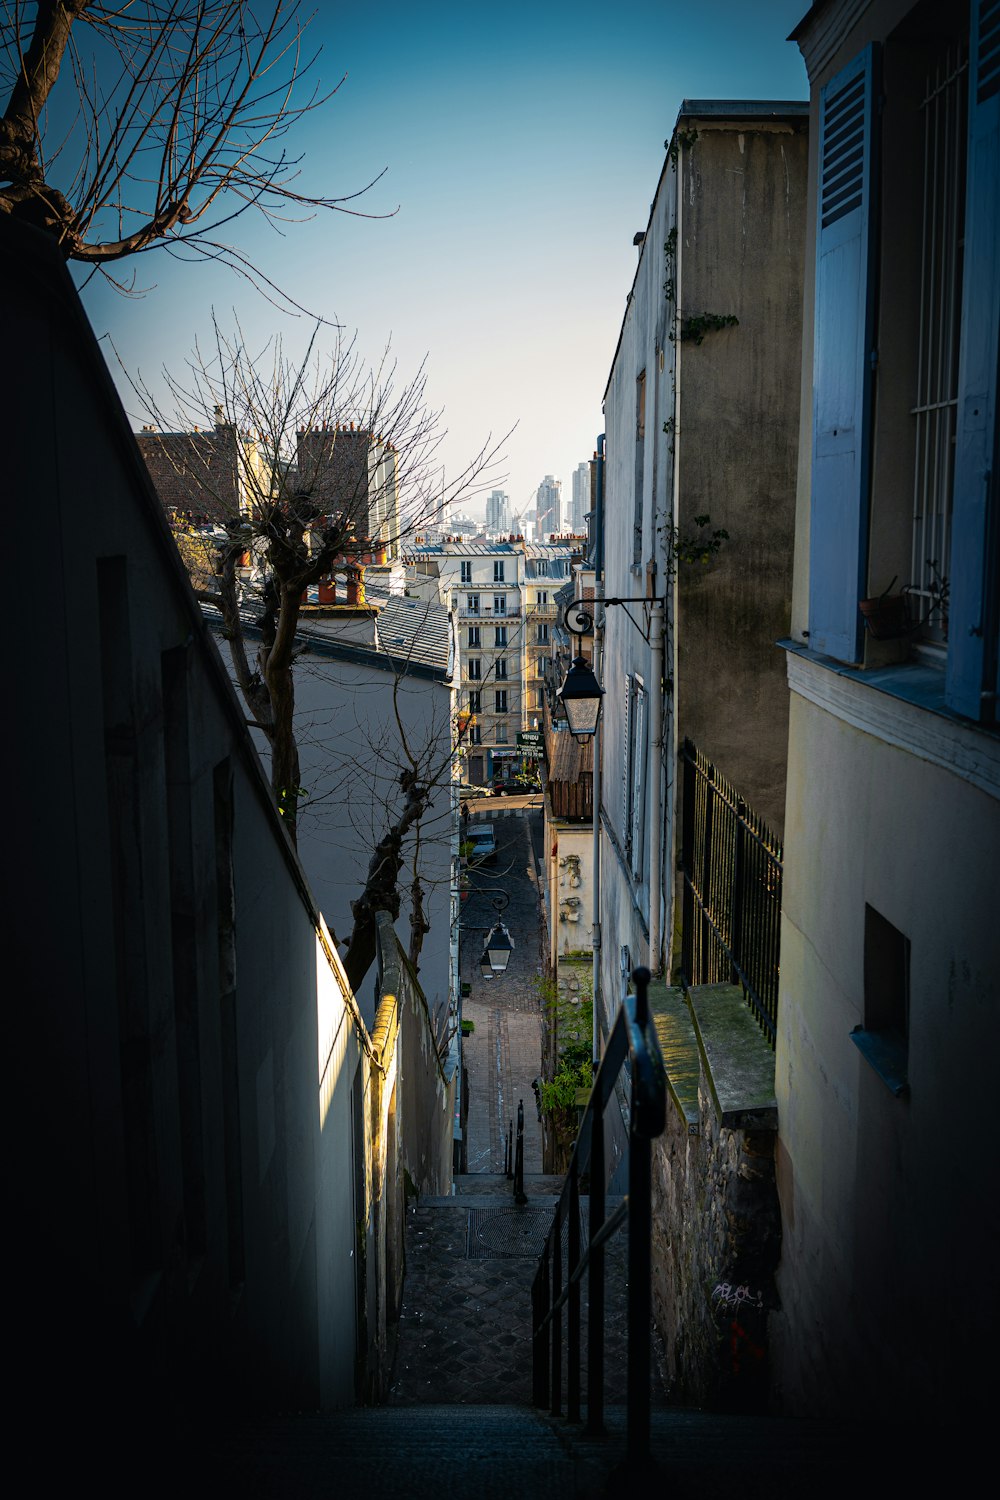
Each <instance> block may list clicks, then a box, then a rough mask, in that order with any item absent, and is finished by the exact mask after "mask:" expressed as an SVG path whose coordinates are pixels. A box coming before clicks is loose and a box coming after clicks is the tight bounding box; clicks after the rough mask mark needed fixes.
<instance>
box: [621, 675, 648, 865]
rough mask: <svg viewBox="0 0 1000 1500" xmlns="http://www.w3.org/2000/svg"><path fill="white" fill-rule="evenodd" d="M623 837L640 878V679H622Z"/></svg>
mask: <svg viewBox="0 0 1000 1500" xmlns="http://www.w3.org/2000/svg"><path fill="white" fill-rule="evenodd" d="M622 750H623V754H622V833H623V835H624V839H625V850H626V853H627V855H628V859H629V868H630V870H631V872H632V875H633V877H634V878H636V879H638V878H639V877H640V876H641V875H642V856H643V849H644V847H645V810H646V688H645V685H644V684H643V681H642V679H641V678H640V677H638V676H636V675H634V674H632V673H628V674H626V677H625V734H624V737H623V741H622Z"/></svg>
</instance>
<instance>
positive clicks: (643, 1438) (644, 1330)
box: [626, 969, 653, 1468]
mask: <svg viewBox="0 0 1000 1500" xmlns="http://www.w3.org/2000/svg"><path fill="white" fill-rule="evenodd" d="M632 978H633V980H634V982H635V1020H636V1026H637V1027H638V1028H639V1030H640V1031H642V1032H645V1030H646V1027H647V1026H648V1024H649V1002H648V997H647V993H646V987H647V985H648V983H649V970H648V969H636V970H635V971H634V973H633V975H632ZM635 1083H636V1080H635V1078H633V1081H632V1087H633V1102H632V1118H631V1121H630V1128H629V1147H628V1377H627V1383H626V1388H627V1399H628V1418H627V1442H628V1463H629V1466H630V1467H631V1468H639V1467H641V1466H643V1465H645V1464H647V1463H648V1462H649V1410H650V1401H649V1364H650V1354H651V1340H650V1325H651V1323H652V1317H653V1305H652V1295H651V1290H650V1243H649V1242H650V1235H651V1232H652V1214H651V1212H650V1201H649V1200H650V1166H651V1161H652V1150H651V1146H650V1141H649V1139H648V1137H647V1136H645V1135H640V1134H639V1131H638V1130H637V1128H636V1126H637V1120H636V1103H635V1094H634V1090H635Z"/></svg>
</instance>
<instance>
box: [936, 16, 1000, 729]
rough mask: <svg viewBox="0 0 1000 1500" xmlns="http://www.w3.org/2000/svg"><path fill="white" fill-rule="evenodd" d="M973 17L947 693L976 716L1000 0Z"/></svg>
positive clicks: (993, 568)
mask: <svg viewBox="0 0 1000 1500" xmlns="http://www.w3.org/2000/svg"><path fill="white" fill-rule="evenodd" d="M970 21H971V35H970V38H969V147H968V166H967V178H966V193H965V261H964V266H963V271H962V277H963V281H962V342H961V350H960V353H959V362H958V422H957V430H956V437H955V491H954V499H953V505H952V541H951V563H950V575H949V576H950V582H951V597H950V609H949V621H948V670H947V676H946V682H945V701H946V702H947V704H948V707H949V708H953V709H954V710H955V711H956V712H957V713H960V714H965V715H966V716H967V717H968V718H971V719H981V718H988V719H989V718H993V717H994V716H995V715H996V711H997V700H996V696H995V692H996V689H997V687H998V683H997V682H996V681H995V680H994V681H993V683H992V689H993V691H989V690H988V688H987V683H986V681H985V677H986V673H987V671H988V669H989V668H990V667H991V666H992V670H993V673H995V672H996V669H997V668H996V655H997V641H996V631H997V600H996V591H997V588H998V587H1000V578H998V576H997V573H998V567H997V555H996V554H997V535H996V531H997V527H998V524H1000V517H998V516H997V515H996V513H995V509H996V498H995V497H996V484H997V477H996V474H995V473H992V474H991V468H992V467H993V463H994V453H995V444H996V419H997V410H996V400H997V345H998V342H1000V257H998V253H997V225H998V224H1000V165H998V163H1000V0H973V5H972V14H971V17H970ZM991 496H992V500H991ZM991 503H992V506H993V509H994V514H993V515H992V518H991V516H990V508H991ZM990 635H992V636H993V640H992V641H990V640H989V637H990ZM991 657H992V658H993V660H992V663H991V661H990V658H991Z"/></svg>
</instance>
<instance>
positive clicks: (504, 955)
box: [479, 891, 514, 979]
mask: <svg viewBox="0 0 1000 1500" xmlns="http://www.w3.org/2000/svg"><path fill="white" fill-rule="evenodd" d="M489 899H490V902H491V904H492V906H493V909H494V911H495V913H496V920H495V921H494V923H493V926H492V927H491V928H489V930H488V932H487V936H486V942H485V944H484V946H483V951H482V954H481V955H480V959H479V972H480V974H481V975H482V977H483V978H484V979H497V978H499V976H500V975H501V974H504V973H506V971H507V964H508V963H509V961H510V955H511V954H512V953H513V951H514V939H513V938H512V937H511V935H510V931H509V929H508V927H507V925H506V923H505V922H502V921H501V920H500V913H501V912H502V911H505V910H506V908H507V906H508V904H509V902H510V897H509V896H508V894H507V892H506V891H497V892H495V893H494V894H493V895H491V896H490V898H489ZM479 930H480V931H482V929H481V928H480V929H479Z"/></svg>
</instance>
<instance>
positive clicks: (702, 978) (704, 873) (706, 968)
mask: <svg viewBox="0 0 1000 1500" xmlns="http://www.w3.org/2000/svg"><path fill="white" fill-rule="evenodd" d="M714 814H715V767H714V765H712V764H711V762H709V765H708V769H707V771H706V773H705V848H704V850H703V853H702V865H701V900H702V912H701V922H700V924H699V925H700V927H701V943H700V950H701V952H700V958H699V966H698V983H699V984H710V983H711V980H712V958H711V953H712V949H711V930H712V929H711V927H710V926H709V923H708V921H707V919H706V910H712V909H713V896H714V891H713V888H712V824H713V822H714ZM688 982H689V983H690V982H691V976H690V975H689V976H688Z"/></svg>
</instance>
